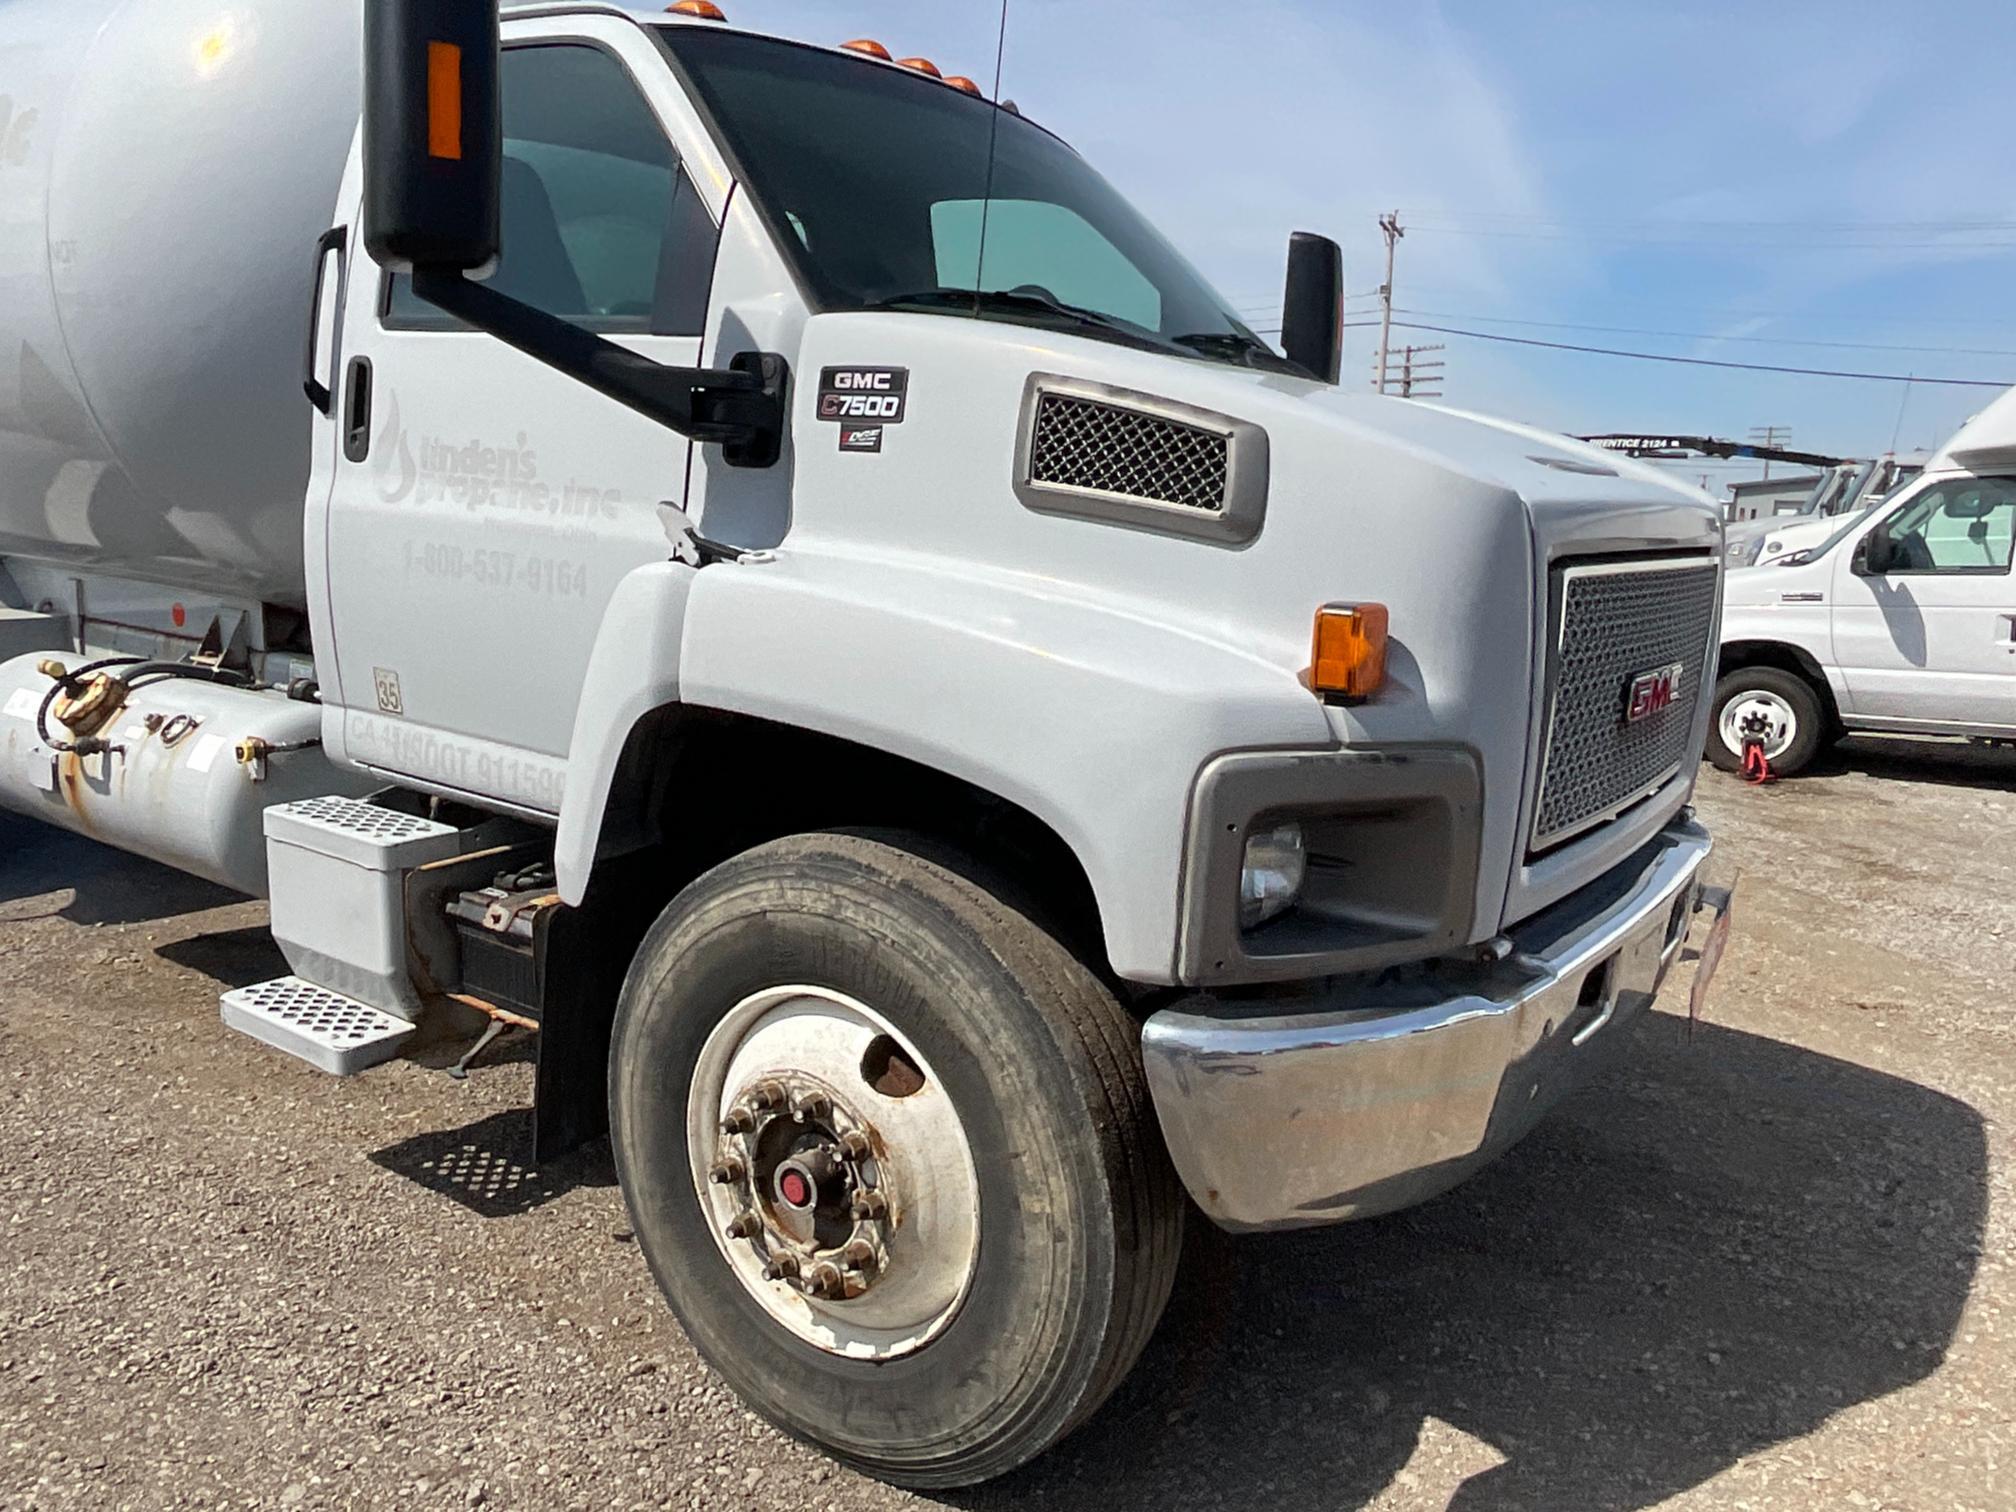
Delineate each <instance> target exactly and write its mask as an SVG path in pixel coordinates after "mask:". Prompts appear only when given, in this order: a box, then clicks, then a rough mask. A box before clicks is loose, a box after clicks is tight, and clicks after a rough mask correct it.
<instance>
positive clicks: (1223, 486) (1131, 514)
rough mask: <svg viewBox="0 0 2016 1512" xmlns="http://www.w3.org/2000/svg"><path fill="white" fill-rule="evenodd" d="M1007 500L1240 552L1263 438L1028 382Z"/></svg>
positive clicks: (1145, 401) (1207, 417) (1200, 413)
mask: <svg viewBox="0 0 2016 1512" xmlns="http://www.w3.org/2000/svg"><path fill="white" fill-rule="evenodd" d="M1015 455H1016V472H1017V475H1016V480H1015V484H1016V493H1017V494H1018V495H1019V496H1020V497H1021V499H1022V502H1023V503H1024V504H1025V505H1027V506H1028V507H1029V508H1030V509H1033V510H1036V511H1038V512H1039V513H1043V514H1063V515H1074V516H1077V517H1079V518H1081V519H1091V520H1104V521H1107V522H1109V523H1113V524H1120V525H1131V526H1134V527H1137V528H1139V529H1144V530H1154V531H1160V532H1162V533H1164V534H1168V535H1187V536H1195V537H1198V538H1200V539H1203V540H1210V541H1217V542H1220V543H1221V544H1229V545H1241V544H1244V543H1245V542H1247V541H1250V540H1252V539H1253V537H1254V536H1256V535H1257V534H1259V531H1260V524H1261V520H1262V518H1263V516H1264V515H1265V513H1266V507H1267V466H1268V458H1267V433H1266V432H1265V431H1264V430H1262V429H1261V428H1260V427H1259V426H1257V425H1251V424H1248V423H1247V422H1245V421H1242V420H1235V419H1233V418H1231V417H1230V416H1228V415H1221V414H1217V413H1215V412H1213V411H1210V410H1202V409H1197V408H1195V407H1193V406H1191V405H1187V404H1178V403H1176V402H1175V401H1173V400H1168V399H1160V398H1157V397H1156V396H1154V395H1152V394H1142V393H1136V392H1134V391H1133V390H1131V389H1117V388H1112V387H1110V386H1108V385H1106V384H1100V383H1091V382H1087V381H1085V380H1082V379H1076V378H1063V377H1058V376H1055V375H1052V374H1047V373H1037V374H1034V375H1032V376H1031V378H1030V379H1029V384H1028V387H1027V389H1026V391H1025V392H1024V394H1023V402H1022V428H1021V435H1020V438H1019V441H1018V444H1017V446H1016V453H1015Z"/></svg>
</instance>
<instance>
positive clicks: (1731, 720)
mask: <svg viewBox="0 0 2016 1512" xmlns="http://www.w3.org/2000/svg"><path fill="white" fill-rule="evenodd" d="M1826 733H1827V712H1826V710H1825V709H1823V708H1822V707H1821V704H1820V695H1819V694H1818V693H1816V692H1814V691H1813V685H1812V684H1811V683H1809V682H1807V681H1806V679H1805V678H1803V677H1799V676H1797V675H1795V674H1793V673H1791V672H1787V671H1784V670H1783V669H1781V668H1778V667H1738V668H1736V669H1735V670H1734V671H1732V672H1725V673H1723V674H1722V677H1721V679H1720V680H1719V681H1718V682H1717V683H1716V684H1715V709H1714V714H1713V716H1712V717H1711V718H1710V720H1709V722H1708V759H1709V760H1710V761H1711V762H1713V763H1714V764H1715V765H1716V766H1718V767H1720V768H1721V769H1722V770H1723V771H1725V772H1738V771H1741V770H1742V769H1743V748H1744V746H1745V745H1746V744H1748V743H1749V742H1751V741H1753V740H1754V741H1755V742H1756V743H1757V744H1758V745H1759V746H1760V747H1761V748H1762V749H1763V752H1764V759H1765V760H1766V761H1768V762H1770V763H1771V769H1772V770H1773V771H1774V772H1776V773H1778V775H1779V776H1781V777H1790V776H1791V775H1792V774H1793V773H1795V772H1798V771H1801V770H1803V769H1804V768H1805V767H1806V766H1807V765H1808V764H1809V763H1810V762H1811V761H1812V760H1813V758H1814V756H1815V755H1817V754H1818V753H1819V750H1820V745H1821V742H1822V740H1823V739H1824V738H1825V736H1826Z"/></svg>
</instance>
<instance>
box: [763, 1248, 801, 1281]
mask: <svg viewBox="0 0 2016 1512" xmlns="http://www.w3.org/2000/svg"><path fill="white" fill-rule="evenodd" d="M797 1275H798V1257H797V1256H796V1255H793V1254H789V1253H787V1252H784V1251H779V1252H778V1253H777V1254H774V1255H772V1256H771V1257H770V1263H769V1264H768V1265H766V1266H764V1267H763V1278H764V1279H765V1280H766V1281H790V1280H793V1279H795V1278H796V1277H797Z"/></svg>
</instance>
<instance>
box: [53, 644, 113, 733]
mask: <svg viewBox="0 0 2016 1512" xmlns="http://www.w3.org/2000/svg"><path fill="white" fill-rule="evenodd" d="M35 670H36V671H38V672H40V673H41V674H42V675H43V676H44V677H47V678H50V679H51V680H52V681H54V682H56V683H59V684H60V685H61V691H60V692H58V693H57V695H56V701H55V702H54V703H52V704H51V705H50V706H49V713H50V714H51V715H52V716H53V717H54V718H55V720H56V722H57V723H58V724H60V725H62V726H63V728H64V729H66V730H68V731H69V732H70V733H71V734H72V735H75V736H79V737H87V736H91V735H96V734H97V733H98V732H99V731H100V730H102V729H104V728H105V726H107V725H108V724H110V723H111V722H112V721H113V720H114V719H115V718H116V717H117V716H118V713H119V711H120V710H121V709H123V708H125V707H126V694H127V692H128V689H127V687H126V684H125V683H123V682H121V681H120V680H119V679H118V678H116V677H114V676H112V674H111V673H109V672H96V673H93V674H92V675H91V676H89V677H87V678H84V679H83V680H82V681H81V682H80V681H79V680H77V679H76V678H74V677H73V676H72V675H71V673H70V670H69V668H67V667H65V666H64V665H63V664H62V663H61V662H57V661H45V662H41V663H39V664H38V665H37V666H36V669H35Z"/></svg>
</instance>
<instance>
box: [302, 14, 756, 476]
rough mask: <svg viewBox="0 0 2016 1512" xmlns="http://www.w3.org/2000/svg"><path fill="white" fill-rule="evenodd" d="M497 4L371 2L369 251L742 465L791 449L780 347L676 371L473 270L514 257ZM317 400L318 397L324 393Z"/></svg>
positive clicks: (440, 302)
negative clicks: (507, 219) (507, 218)
mask: <svg viewBox="0 0 2016 1512" xmlns="http://www.w3.org/2000/svg"><path fill="white" fill-rule="evenodd" d="M501 50H502V49H501V43H500V41H499V35H498V23H497V0H365V6H364V245H365V247H366V248H367V249H369V251H370V253H371V256H372V257H373V258H375V259H376V260H377V261H378V262H379V263H380V264H382V265H384V266H386V267H389V268H392V269H394V270H396V271H399V272H409V273H411V274H412V275H413V292H414V293H415V294H417V295H419V296H420V297H421V298H422V299H424V300H426V301H427V302H428V303H429V304H432V305H436V306H438V307H439V308H441V309H443V310H446V311H447V312H448V313H449V314H451V315H453V316H455V317H457V318H458V319H460V320H462V321H464V322H466V323H467V324H469V325H471V326H474V327H475V328H476V329H477V330H479V331H485V332H488V333H489V334H490V335H492V336H495V337H496V338H497V339H498V340H499V341H502V342H505V343H506V344H507V345H510V346H513V347H516V348H517V349H518V350H519V351H521V352H523V353H525V355H526V356H528V357H531V358H533V359H534V360H535V361H538V362H543V363H545V364H546V365H547V366H548V367H550V368H553V369H556V370H557V371H559V372H562V373H565V374H566V375H567V376H568V377H570V378H573V379H574V380H576V381H577V382H580V383H584V384H586V385H587V386H588V387H590V388H592V389H594V390H595V391H596V392H597V393H600V394H602V395H604V396H605V397H606V398H609V399H613V400H615V401H616V402H617V403H618V404H623V405H628V406H629V407H630V408H631V409H633V410H636V411H637V412H638V413H639V414H641V415H648V416H649V417H650V418H651V419H653V420H656V421H657V422H658V423H659V424H661V425H664V426H667V427H669V428H670V429H672V430H675V431H678V432H679V433H680V434H681V435H683V436H690V437H691V438H692V439H694V440H695V441H703V442H715V443H718V444H719V445H720V447H721V455H722V459H723V460H724V461H726V462H727V463H729V464H730V465H731V466H734V467H769V466H771V465H772V464H773V463H775V462H776V461H777V459H778V457H779V456H780V455H781V452H782V447H783V439H784V421H785V412H786V403H785V401H786V397H787V393H788V389H789V385H790V379H791V372H790V368H789V367H788V366H787V365H786V363H785V361H784V359H783V358H782V357H780V356H778V355H776V354H775V353H769V352H740V353H737V354H736V355H735V356H734V357H732V358H731V359H730V360H729V363H728V366H727V367H725V368H689V367H670V366H667V365H665V364H663V363H659V362H653V361H652V360H651V359H650V358H648V357H644V356H640V355H639V354H637V353H635V352H632V351H631V350H629V349H628V348H627V347H622V346H618V345H617V344H616V343H614V342H612V341H608V340H606V339H604V338H603V337H601V336H597V335H595V334H594V333H593V332H590V331H586V330H583V329H581V328H580V327H579V326H576V325H573V324H571V323H569V322H568V321H565V320H562V319H560V318H558V317H557V316H554V315H550V314H548V313H546V312H545V311H544V310H540V309H537V308H535V307H534V306H532V305H529V304H525V303H523V302H521V301H519V300H516V299H513V298H511V297H510V296H509V295H507V294H500V293H498V292H497V291H496V290H495V289H491V288H488V287H486V286H485V285H483V284H481V283H477V282H475V281H473V280H471V279H469V278H465V277H464V276H463V275H464V274H466V273H480V272H482V271H483V270H485V269H486V268H488V267H490V266H491V265H492V264H494V263H495V262H496V261H497V259H498V257H499V256H500V255H501V253H502V252H503V250H504V249H503V245H502V243H503V232H502V226H503V203H504V186H503V171H504V111H503V100H502V98H501V83H500V75H501V72H502V65H501V61H500V54H501ZM310 397H311V398H313V397H315V396H314V395H313V394H312V393H311V395H310Z"/></svg>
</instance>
